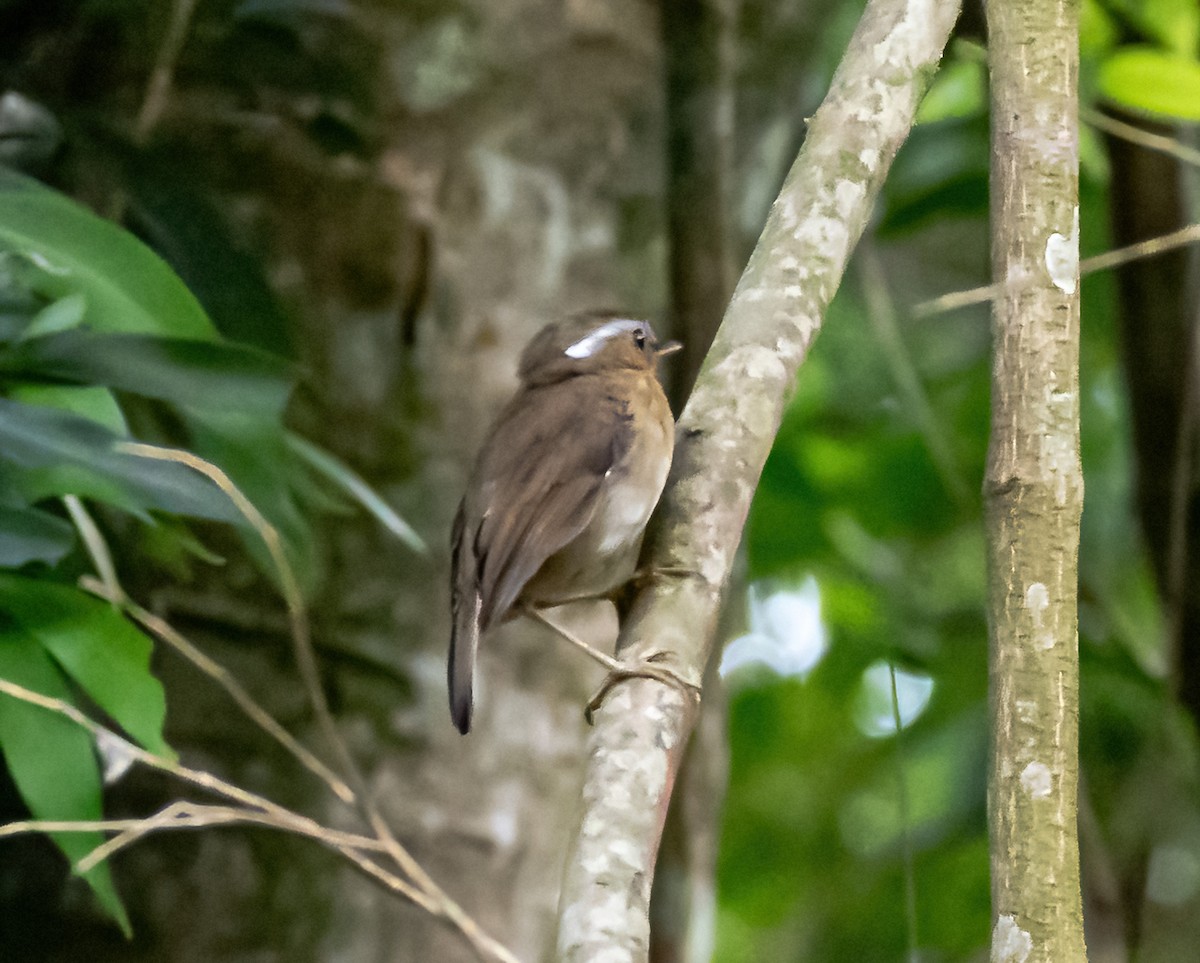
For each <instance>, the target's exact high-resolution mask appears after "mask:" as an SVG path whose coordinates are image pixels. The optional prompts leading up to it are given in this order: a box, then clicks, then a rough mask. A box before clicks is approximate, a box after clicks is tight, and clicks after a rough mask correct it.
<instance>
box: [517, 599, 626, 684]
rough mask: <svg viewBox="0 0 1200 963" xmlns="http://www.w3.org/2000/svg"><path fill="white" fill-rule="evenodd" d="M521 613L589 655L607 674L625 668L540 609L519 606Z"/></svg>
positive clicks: (532, 606)
mask: <svg viewBox="0 0 1200 963" xmlns="http://www.w3.org/2000/svg"><path fill="white" fill-rule="evenodd" d="M568 601H571V602H575V601H583V600H582V599H568ZM555 604H556V605H558V604H560V603H557V602H556V603H555ZM521 611H522V612H524V613H525V614H526V615H528V616H529V617H530V618H531V619H534V620H535V621H538V622H541V623H542V625H544V626H546V628H548V629H552V630H553V631H554V632H555V633H557V634H558V635H560V636H562V637H563V638H564V639H566V640H567V641H568V642H570V643H571V644H572V645H573V646H575V648H577V649H579V650H580V651H581V652H584V653H586V654H587V655H590V656H591V657H592V658H593V659H595V660H596V661H597V662H599V663H600V664H601V665H602V666H604V668H606V669H608V671H609V672H619V671H620V670H621V669H624V668H625V664H624V663H623V662H619V661H617V660H616V659H614V658H613V657H612V656H611V655H606V654H605V653H603V652H601V651H600V650H599V649H596V648H593V647H592V646H590V645H588V644H587V643H586V642H584V641H583V639H581V638H579V637H578V636H577V635H575V634H574V633H572V632H570V631H568V630H567V629H565V628H563V627H562V626H561V625H559V624H558V623H557V622H555V621H554V620H552V619H551V618H550V616H548V615H547V614H546V613H545V612H543V611H542V610H541V609H539V608H537V607H536V606H534V605H529V604H525V605H522V606H521Z"/></svg>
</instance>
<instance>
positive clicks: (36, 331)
mask: <svg viewBox="0 0 1200 963" xmlns="http://www.w3.org/2000/svg"><path fill="white" fill-rule="evenodd" d="M86 311H87V298H85V297H84V296H83V295H82V294H80V293H78V292H76V293H75V294H68V295H66V296H65V297H61V298H59V299H58V300H57V301H55V302H54V303H53V304H48V305H46V306H45V307H44V308H42V310H41V311H39V312H38V313H37V314H35V315H34V316H33V320H32V321H30V322H29V327H27V328H26V329H25V330H24V331H22V332H21V337H20V339H19V340H21V341H24V340H26V339H28V338H37V337H40V336H42V335H44V334H54V333H55V332H57V331H68V330H70V329H71V328H77V327H79V325H81V324H82V323H83V316H84V313H85V312H86Z"/></svg>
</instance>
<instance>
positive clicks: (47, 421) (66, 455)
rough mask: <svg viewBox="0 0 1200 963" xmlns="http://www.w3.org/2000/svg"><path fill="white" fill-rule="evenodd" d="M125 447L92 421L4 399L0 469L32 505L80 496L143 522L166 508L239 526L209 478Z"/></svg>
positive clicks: (0, 410) (0, 411) (0, 419)
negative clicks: (148, 514)
mask: <svg viewBox="0 0 1200 963" xmlns="http://www.w3.org/2000/svg"><path fill="white" fill-rule="evenodd" d="M121 441H123V439H122V438H120V437H119V436H118V435H115V434H114V433H113V432H111V431H109V430H108V429H106V428H104V427H102V426H100V425H98V424H96V423H95V422H93V421H90V420H88V419H86V418H80V417H78V416H77V415H73V414H69V413H67V412H62V411H56V410H54V409H53V408H43V407H39V406H37V405H25V404H21V403H19V402H15V401H9V400H8V399H5V398H0V469H6V470H7V472H6V473H7V474H8V475H9V477H10V479H11V480H12V481H13V483H14V484H15V485H16V486H17V488H18V489H19V490H20V491H21V493H22V494H23V495H24V497H25V499H26V500H27V501H30V502H33V501H38V500H39V499H42V498H47V497H58V496H60V495H80V496H83V497H90V498H96V499H99V500H100V501H104V502H107V503H109V504H111V505H115V506H117V507H118V508H123V509H125V510H126V511H130V512H133V513H134V514H138V515H141V516H142V517H145V516H146V512H147V511H148V510H150V509H160V510H162V511H169V512H176V513H179V514H182V515H194V516H196V517H199V518H210V519H214V520H216V521H222V522H238V521H240V520H241V516H239V515H238V514H237V512H236V510H235V509H234V508H233V507H232V506H231V505H230V504H229V500H228V499H227V498H226V497H225V496H224V495H223V494H221V492H220V490H219V489H218V488H217V487H216V486H215V485H213V484H212V482H210V481H209V480H208V479H206V478H204V477H203V476H201V475H199V474H198V473H197V472H195V471H193V470H192V469H190V468H187V467H186V466H184V465H180V464H176V463H174V462H166V461H158V460H153V459H149V458H139V457H137V456H135V455H130V454H125V453H124V452H121V451H118V450H117V447H116V446H117V444H118V443H119V442H121Z"/></svg>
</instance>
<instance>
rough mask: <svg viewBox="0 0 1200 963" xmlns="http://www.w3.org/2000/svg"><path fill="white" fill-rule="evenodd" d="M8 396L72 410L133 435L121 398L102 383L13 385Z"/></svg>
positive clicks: (31, 403)
mask: <svg viewBox="0 0 1200 963" xmlns="http://www.w3.org/2000/svg"><path fill="white" fill-rule="evenodd" d="M8 396H9V397H10V398H11V399H12V400H13V401H21V402H24V403H25V404H28V405H42V406H43V407H46V408H56V409H58V410H59V411H69V412H71V413H72V414H76V415H79V416H80V417H81V418H87V419H89V420H91V421H94V422H96V424H98V425H103V426H104V427H105V428H107V429H108V430H109V431H111V432H112V433H113V434H116V435H125V436H128V435H129V425H127V424H126V423H125V414H124V413H123V412H122V411H121V406H120V405H118V404H117V399H116V398H114V397H113V394H112V392H111V391H109V390H108V389H107V388H101V387H100V386H99V385H28V384H19V385H13V386H12V388H10V389H9V392H8Z"/></svg>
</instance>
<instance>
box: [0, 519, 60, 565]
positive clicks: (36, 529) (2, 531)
mask: <svg viewBox="0 0 1200 963" xmlns="http://www.w3.org/2000/svg"><path fill="white" fill-rule="evenodd" d="M74 544H75V530H74V529H73V528H72V527H71V525H70V523H69V522H67V521H65V520H63V519H61V518H59V517H58V516H57V515H51V514H50V513H48V512H43V511H39V510H38V509H36V508H17V507H13V506H9V505H0V567H3V568H17V567H19V566H21V565H24V564H26V563H27V562H45V563H46V564H47V565H55V564H57V563H58V562H59V561H60V560H61V559H62V557H63V556H64V555H66V554H67V552H69V551H70V550H71V546H73V545H74Z"/></svg>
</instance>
